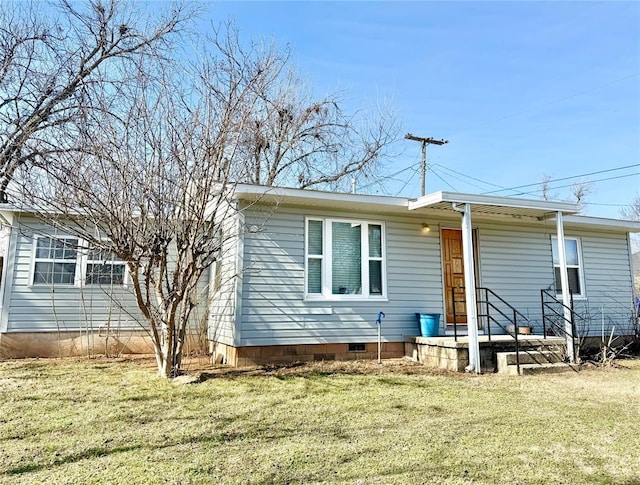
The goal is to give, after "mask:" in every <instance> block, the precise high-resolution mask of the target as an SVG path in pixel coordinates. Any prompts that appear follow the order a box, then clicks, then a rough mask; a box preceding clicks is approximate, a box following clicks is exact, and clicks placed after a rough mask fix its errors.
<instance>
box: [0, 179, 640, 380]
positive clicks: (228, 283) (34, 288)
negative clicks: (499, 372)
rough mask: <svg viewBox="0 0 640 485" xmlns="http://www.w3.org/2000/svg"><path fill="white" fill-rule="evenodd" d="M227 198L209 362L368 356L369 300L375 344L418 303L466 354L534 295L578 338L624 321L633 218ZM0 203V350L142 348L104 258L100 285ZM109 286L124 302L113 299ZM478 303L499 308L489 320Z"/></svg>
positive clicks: (257, 192) (523, 310) (259, 193)
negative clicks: (43, 277) (105, 278)
mask: <svg viewBox="0 0 640 485" xmlns="http://www.w3.org/2000/svg"><path fill="white" fill-rule="evenodd" d="M234 204H237V208H238V210H237V212H236V213H235V215H234V216H233V217H230V218H228V219H227V220H225V221H224V224H223V229H222V230H223V232H224V234H225V237H224V240H225V241H226V243H225V246H224V247H223V250H222V254H221V258H220V259H221V262H220V263H218V264H216V265H214V266H213V267H212V268H211V271H210V275H209V276H208V279H207V281H206V282H205V283H206V284H208V291H209V296H210V297H211V298H210V302H209V305H207V311H208V328H207V338H208V341H209V350H210V351H211V352H212V354H213V357H214V359H216V361H217V362H225V363H229V364H232V365H245V364H254V363H255V364H266V363H276V362H292V361H300V360H312V359H352V358H371V357H374V356H375V355H376V351H377V331H378V327H377V324H376V320H377V317H378V315H379V313H380V312H383V313H384V315H385V318H384V319H382V320H381V328H380V332H381V340H382V342H383V344H382V357H384V358H386V357H401V356H403V355H405V347H406V345H405V344H406V341H407V340H408V339H411V338H413V337H416V336H417V335H419V326H418V324H417V320H416V313H427V314H440V315H442V318H441V327H442V328H441V329H440V331H441V333H442V334H446V335H454V334H455V335H468V339H469V341H470V344H469V361H470V363H471V364H474V363H475V365H476V366H477V367H478V368H479V366H480V363H479V355H478V351H475V354H474V350H473V349H474V345H477V342H478V339H479V338H480V339H481V338H482V335H483V334H485V335H486V334H493V335H496V334H505V333H507V332H508V331H509V328H508V327H509V325H513V324H514V323H516V325H521V326H526V327H528V328H530V330H531V331H532V332H533V333H535V334H540V335H541V334H543V333H549V330H548V329H547V324H548V322H547V321H546V320H545V318H546V317H545V315H544V314H543V313H544V310H543V302H542V298H543V297H544V298H550V299H551V300H552V301H553V302H554V303H553V304H554V305H556V308H559V309H560V310H559V312H556V313H558V314H560V315H562V314H565V313H566V312H567V311H568V310H567V309H568V308H570V307H571V308H573V309H574V311H575V312H576V314H579V315H580V316H581V319H580V321H579V322H578V326H577V327H576V328H575V329H571V328H569V331H573V332H576V333H578V334H579V336H581V337H583V336H599V335H601V333H608V332H610V331H611V330H612V329H614V331H615V332H616V333H634V332H635V328H634V327H633V322H632V321H631V319H630V317H631V314H632V311H633V297H634V293H633V270H632V264H631V250H630V242H629V233H630V232H640V224H639V223H636V222H629V221H619V220H613V219H603V218H593V217H584V216H579V215H577V214H578V212H579V207H578V206H577V205H575V204H571V203H565V202H552V201H542V200H526V199H517V198H509V197H495V196H489V195H471V194H459V193H452V192H437V193H433V194H429V195H426V196H424V197H420V198H418V199H408V198H402V197H385V196H376V195H360V194H344V193H329V192H319V191H310V190H299V189H289V188H267V187H261V186H251V185H239V186H237V187H236V189H235V194H234ZM0 214H2V215H3V217H4V218H5V219H6V220H7V221H8V222H9V223H10V224H11V228H12V230H11V237H10V239H9V247H8V251H7V258H6V261H5V265H4V274H3V283H2V311H1V313H0V352H1V353H0V355H34V354H37V355H40V354H45V353H46V352H49V353H55V352H63V351H64V352H69V351H72V350H74V349H85V348H86V345H84V344H83V342H90V341H91V345H94V346H95V344H96V342H97V341H99V343H100V346H101V347H98V348H102V346H105V345H106V346H108V341H105V339H107V338H108V337H109V336H111V341H112V342H114V341H115V342H117V343H118V345H120V346H121V347H125V350H128V351H139V350H140V349H141V348H142V347H143V346H144V344H143V342H144V338H143V335H142V334H141V333H140V330H139V326H138V323H137V320H136V318H135V313H136V311H135V309H134V307H135V305H133V301H132V300H131V301H130V300H129V299H130V298H131V295H130V294H129V292H128V291H127V287H126V272H125V271H124V270H123V271H122V276H119V275H120V272H119V271H112V272H111V274H113V275H118V276H117V281H113V280H111V281H109V282H108V283H109V285H108V286H109V288H110V294H109V295H105V292H104V285H100V284H95V285H94V284H92V283H93V282H94V280H91V279H87V278H88V276H87V275H90V274H91V272H92V268H93V266H92V265H93V264H95V263H96V262H95V261H92V260H90V259H88V257H87V256H83V257H78V258H76V259H74V258H73V255H71V256H69V259H68V260H67V259H66V255H65V252H64V247H63V246H64V245H62V246H60V247H58V246H59V242H58V243H56V242H53V241H60V238H61V237H64V235H56V237H55V238H51V239H48V240H46V237H45V236H46V234H47V228H46V227H41V226H39V225H38V223H37V221H36V220H35V219H33V218H32V217H31V216H29V214H20V213H17V212H15V211H12V210H9V209H8V208H5V210H4V211H0ZM43 235H45V236H43ZM43 238H44V239H43ZM56 244H58V246H56ZM45 256H46V257H45ZM48 257H51V258H52V259H48ZM41 262H42V263H57V265H58V266H57V267H58V268H59V270H56V271H57V273H56V274H55V276H52V278H54V279H55V280H56V286H55V290H54V291H52V285H51V284H49V283H50V282H48V281H44V282H40V281H36V280H35V279H34V268H35V266H36V265H37V264H39V263H41ZM110 264H112V265H116V266H117V265H119V264H121V262H118V261H112V262H111V263H110ZM542 290H545V291H544V292H542ZM483 292H484V293H483ZM483 294H484V295H489V294H490V295H492V296H491V298H492V299H493V300H492V301H493V302H494V303H497V302H501V303H500V305H502V304H503V303H502V302H504V304H505V305H507V306H502V307H501V306H500V305H497V304H494V303H491V302H488V301H487V299H486V297H482V295H483ZM494 295H495V296H494ZM544 295H546V296H544ZM114 300H118V301H121V302H125V303H124V305H123V307H124V308H125V309H128V310H127V311H122V310H118V311H116V310H114V306H113V305H112V304H110V302H113V301H114ZM563 305H564V306H563ZM488 307H492V308H494V307H495V308H496V310H495V311H494V314H493V316H491V317H490V318H488V317H487V308H488ZM510 312H511V313H513V315H516V316H515V317H514V318H516V321H515V322H514V321H513V320H510V318H507V317H508V316H509V314H510ZM502 314H505V315H507V316H505V315H502ZM565 316H566V315H565ZM566 327H567V325H566V322H564V323H560V324H559V325H556V327H555V328H556V332H557V330H558V329H560V332H562V331H563V330H562V329H563V328H566ZM475 329H478V330H477V331H475ZM101 332H102V333H101ZM65 336H67V337H69V338H68V340H67V343H66V344H65V346H64V348H61V346H60V344H59V342H60V341H61V338H62V337H65ZM574 336H578V335H574ZM96 338H97V339H98V340H96ZM100 339H102V340H100ZM53 342H57V343H56V344H55V345H54V344H53ZM474 342H476V344H474ZM74 346H75V347H74ZM47 349H48V350H47Z"/></svg>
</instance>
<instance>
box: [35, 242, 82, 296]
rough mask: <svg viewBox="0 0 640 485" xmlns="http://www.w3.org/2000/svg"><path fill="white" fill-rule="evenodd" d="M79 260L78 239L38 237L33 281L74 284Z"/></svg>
mask: <svg viewBox="0 0 640 485" xmlns="http://www.w3.org/2000/svg"><path fill="white" fill-rule="evenodd" d="M77 262H78V239H76V238H52V237H38V238H36V241H35V256H34V264H33V275H32V282H33V284H34V285H53V284H58V285H73V284H75V282H76V268H77Z"/></svg>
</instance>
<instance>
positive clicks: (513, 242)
mask: <svg viewBox="0 0 640 485" xmlns="http://www.w3.org/2000/svg"><path fill="white" fill-rule="evenodd" d="M477 227H478V233H477V234H478V254H479V262H478V263H479V268H480V284H481V286H483V287H486V288H489V289H491V290H492V291H494V292H495V293H496V294H497V295H499V296H500V297H501V298H503V299H504V300H506V302H507V303H509V304H510V305H511V306H513V307H515V308H516V309H517V310H518V311H519V312H520V313H522V314H523V315H524V316H525V317H526V318H528V319H529V320H530V323H531V324H532V325H533V327H534V329H535V330H536V331H539V332H541V331H542V321H541V313H542V312H541V302H540V290H541V289H543V288H545V289H546V288H553V263H552V261H553V260H552V256H551V234H552V232H551V231H555V224H553V223H552V224H551V225H550V227H549V228H545V227H544V226H540V225H522V224H500V223H483V222H480V223H479V224H478V225H477ZM553 234H555V232H553ZM489 299H490V301H494V302H496V300H495V299H493V298H492V297H491V296H490V297H489ZM496 304H497V305H498V307H499V308H500V309H501V310H502V311H503V312H504V313H506V314H508V315H509V316H511V313H510V312H509V310H508V309H507V307H505V306H504V305H501V304H500V303H499V302H496ZM490 311H491V310H490ZM492 313H493V314H494V315H496V318H498V320H500V322H501V323H502V324H503V325H504V324H506V321H505V319H504V318H501V317H500V316H499V315H497V314H496V312H492ZM523 324H526V321H523ZM491 330H492V332H496V333H504V331H502V330H501V329H499V328H498V327H497V326H495V325H494V326H492V329H491Z"/></svg>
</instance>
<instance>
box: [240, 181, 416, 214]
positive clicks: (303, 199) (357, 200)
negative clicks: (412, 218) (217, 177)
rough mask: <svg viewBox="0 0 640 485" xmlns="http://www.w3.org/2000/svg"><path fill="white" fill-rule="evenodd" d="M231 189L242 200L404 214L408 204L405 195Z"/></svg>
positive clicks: (252, 187) (254, 187) (257, 187)
mask: <svg viewBox="0 0 640 485" xmlns="http://www.w3.org/2000/svg"><path fill="white" fill-rule="evenodd" d="M233 191H234V196H235V197H236V198H237V199H238V200H243V201H249V202H266V203H275V204H287V205H296V206H303V207H317V208H328V209H342V210H345V209H357V210H362V211H376V212H397V213H406V212H407V205H408V204H409V199H407V198H404V197H391V196H384V195H364V194H348V193H341V192H324V191H321V190H309V189H294V188H289V187H265V186H262V185H247V184H238V185H237V186H235V187H234V189H233Z"/></svg>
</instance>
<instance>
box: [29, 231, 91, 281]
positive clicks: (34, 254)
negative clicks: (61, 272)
mask: <svg viewBox="0 0 640 485" xmlns="http://www.w3.org/2000/svg"><path fill="white" fill-rule="evenodd" d="M38 239H53V240H57V241H62V240H67V239H75V240H76V241H78V246H77V248H76V257H75V259H73V260H71V259H56V258H38V257H37V254H38ZM81 251H82V240H81V239H80V238H79V237H76V236H56V235H47V234H43V235H35V236H34V237H33V241H32V243H31V274H30V275H29V276H30V277H29V286H35V287H44V288H46V287H51V286H61V287H65V288H73V287H79V286H80V285H81V282H82V280H81V277H82V275H81V271H82V262H81V260H82V254H81ZM38 262H45V263H56V262H58V263H60V262H66V263H71V262H74V263H75V265H76V271H75V274H74V275H73V283H36V282H35V279H36V263H38Z"/></svg>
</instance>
